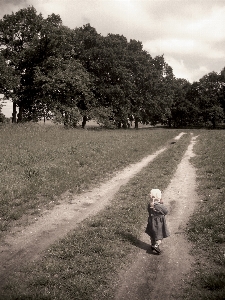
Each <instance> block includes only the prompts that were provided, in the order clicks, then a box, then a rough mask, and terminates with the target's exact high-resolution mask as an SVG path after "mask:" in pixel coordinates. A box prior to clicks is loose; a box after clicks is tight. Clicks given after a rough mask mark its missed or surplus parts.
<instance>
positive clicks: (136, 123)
mask: <svg viewBox="0 0 225 300" xmlns="http://www.w3.org/2000/svg"><path fill="white" fill-rule="evenodd" d="M134 128H135V129H138V119H137V118H135V120H134Z"/></svg>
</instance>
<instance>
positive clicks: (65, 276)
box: [0, 125, 225, 300]
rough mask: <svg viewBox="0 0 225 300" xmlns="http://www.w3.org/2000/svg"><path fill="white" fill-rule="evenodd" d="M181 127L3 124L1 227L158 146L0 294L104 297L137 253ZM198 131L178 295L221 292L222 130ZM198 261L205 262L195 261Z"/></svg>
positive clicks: (175, 157)
mask: <svg viewBox="0 0 225 300" xmlns="http://www.w3.org/2000/svg"><path fill="white" fill-rule="evenodd" d="M180 132H181V130H169V129H152V128H149V129H140V130H133V129H131V130H79V129H76V130H65V129H64V128H62V127H57V126H56V127H55V126H46V127H45V126H36V125H35V126H31V127H30V126H29V127H26V126H24V125H23V126H16V127H12V126H4V127H1V128H0V139H1V150H0V151H1V173H0V176H1V183H0V186H1V189H0V193H1V198H0V199H1V202H0V212H1V220H0V221H1V230H2V232H3V234H4V231H7V230H9V229H10V226H12V225H13V224H14V222H17V223H19V222H20V220H22V219H23V216H24V214H25V215H30V214H33V215H36V214H39V213H41V211H42V210H43V209H46V208H48V209H51V207H52V205H56V204H57V203H58V201H59V200H58V199H59V198H58V197H59V196H60V195H61V194H62V193H64V192H65V191H67V190H70V191H71V192H73V193H80V192H82V191H83V190H86V189H88V188H91V187H92V186H94V185H96V184H98V183H99V182H101V181H102V180H103V178H104V179H107V178H110V177H111V176H112V175H113V172H115V171H117V170H120V169H122V168H124V167H125V166H127V165H128V164H130V163H132V162H137V161H138V160H140V159H141V158H143V157H144V156H146V155H148V154H151V153H153V152H155V151H156V150H158V149H159V148H161V147H163V146H168V150H166V151H164V152H163V153H161V154H160V155H159V156H158V157H157V158H156V159H155V160H154V161H153V162H152V163H151V164H149V166H147V167H146V168H144V169H143V170H142V171H141V172H140V173H139V174H137V175H136V176H135V177H134V178H133V179H132V180H131V181H130V182H129V183H128V184H127V185H126V186H124V187H122V188H121V189H120V191H119V192H118V193H117V194H116V197H115V198H114V200H113V201H112V203H111V205H110V206H107V207H106V208H105V209H104V210H103V211H101V212H100V213H98V214H97V215H96V216H92V217H90V218H88V219H86V220H85V221H84V222H82V224H80V225H79V226H78V228H76V229H75V230H73V231H72V232H70V234H68V235H67V236H66V237H65V238H64V239H62V240H59V241H58V242H57V243H55V244H54V245H52V246H51V247H50V248H49V249H47V250H46V252H45V253H44V255H43V257H42V259H41V260H40V261H38V262H36V263H33V264H32V263H30V264H28V265H27V266H26V267H24V269H23V270H21V271H22V272H20V273H19V274H18V275H17V276H16V275H13V276H12V278H10V280H9V283H8V285H7V286H6V287H5V289H4V290H3V291H2V292H1V294H0V299H8V300H13V299H14V300H15V299H24V300H25V299H33V300H34V299H35V300H38V299H49V300H52V299H59V300H61V299H65V300H72V299H76V300H88V299H99V300H103V299H113V298H114V291H115V287H116V285H117V280H118V277H117V275H118V270H120V269H121V268H123V267H124V266H125V265H126V264H128V263H129V259H130V258H131V256H132V254H135V253H136V252H137V251H139V248H138V242H139V240H138V239H139V236H140V235H141V233H142V232H143V224H144V223H145V221H146V203H147V202H146V195H147V194H148V192H149V190H150V189H151V188H152V187H156V186H157V187H158V188H160V189H161V190H162V191H163V190H164V189H165V188H166V187H167V186H168V184H169V182H170V180H171V178H172V176H173V174H174V172H175V171H176V167H177V165H178V164H179V162H180V160H181V159H182V156H183V154H184V152H185V151H186V149H187V146H188V144H189V143H190V139H191V135H190V131H188V130H186V133H187V134H186V135H184V136H182V138H181V139H180V140H179V143H175V144H171V140H172V138H174V137H175V136H176V135H178V134H179V133H180ZM192 132H194V134H196V135H197V134H198V135H199V138H198V140H197V141H198V142H197V144H196V145H195V148H194V151H195V153H196V154H197V156H195V157H194V158H193V159H192V163H193V164H194V166H195V167H196V168H197V176H198V194H199V197H200V199H201V200H202V201H201V202H200V203H199V204H198V206H197V208H196V211H195V213H194V214H193V216H192V218H191V219H190V222H189V224H188V228H187V236H188V238H189V239H190V240H191V241H192V242H193V247H194V249H195V251H193V255H195V256H196V265H195V266H194V270H193V272H192V276H191V279H193V280H190V281H189V282H187V291H184V292H185V293H184V295H181V296H182V297H183V298H184V299H224V298H225V297H224V295H225V293H224V292H225V291H224V286H225V271H224V269H225V268H224V263H225V258H224V253H225V249H224V242H225V236H224V223H225V222H224V221H225V219H224V218H225V216H224V213H225V210H224V208H225V207H224V206H225V201H224V200H225V197H224V193H225V190H224V183H225V157H224V155H223V149H224V144H225V141H224V134H225V132H224V131H223V130H214V131H209V130H192ZM202 258H204V259H202Z"/></svg>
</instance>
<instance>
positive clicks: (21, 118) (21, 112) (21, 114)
mask: <svg viewBox="0 0 225 300" xmlns="http://www.w3.org/2000/svg"><path fill="white" fill-rule="evenodd" d="M22 120H23V107H21V106H20V107H19V113H18V118H17V123H21V122H22Z"/></svg>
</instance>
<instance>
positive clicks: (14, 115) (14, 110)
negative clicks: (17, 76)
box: [12, 102, 16, 123]
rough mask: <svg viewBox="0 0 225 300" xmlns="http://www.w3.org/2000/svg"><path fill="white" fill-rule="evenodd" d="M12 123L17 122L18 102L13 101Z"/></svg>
mask: <svg viewBox="0 0 225 300" xmlns="http://www.w3.org/2000/svg"><path fill="white" fill-rule="evenodd" d="M12 123H16V103H15V102H13V113H12Z"/></svg>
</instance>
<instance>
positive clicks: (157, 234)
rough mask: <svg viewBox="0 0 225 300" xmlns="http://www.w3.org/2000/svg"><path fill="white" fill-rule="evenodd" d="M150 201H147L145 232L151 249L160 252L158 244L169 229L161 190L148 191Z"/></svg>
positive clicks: (167, 233)
mask: <svg viewBox="0 0 225 300" xmlns="http://www.w3.org/2000/svg"><path fill="white" fill-rule="evenodd" d="M149 196H150V202H149V203H148V213H149V217H148V224H147V228H146V230H145V232H146V233H147V234H148V235H149V236H150V239H151V247H152V250H155V251H156V252H157V253H158V254H160V252H161V251H160V249H159V245H160V244H161V242H162V239H163V238H166V237H168V236H169V235H170V234H169V231H168V228H167V225H166V219H165V215H166V214H167V213H168V210H167V208H166V207H165V206H164V205H163V201H162V196H161V191H160V190H158V189H152V190H151V192H150V195H149Z"/></svg>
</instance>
